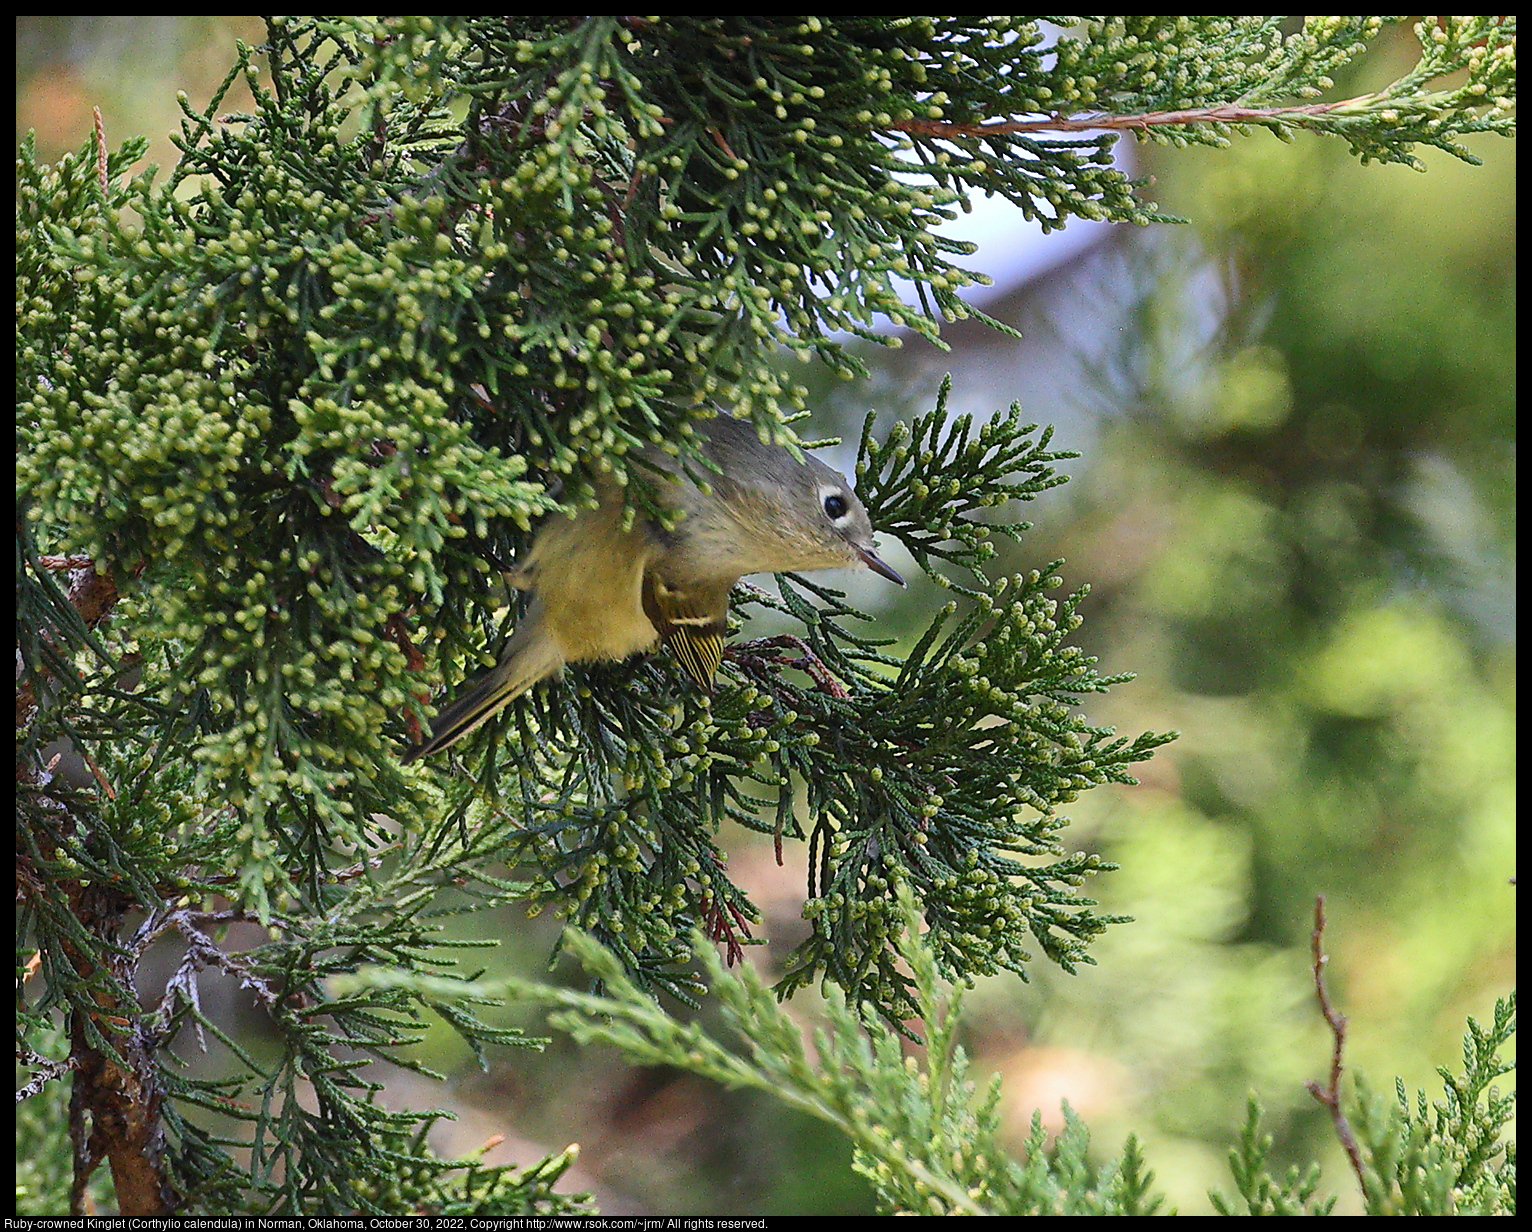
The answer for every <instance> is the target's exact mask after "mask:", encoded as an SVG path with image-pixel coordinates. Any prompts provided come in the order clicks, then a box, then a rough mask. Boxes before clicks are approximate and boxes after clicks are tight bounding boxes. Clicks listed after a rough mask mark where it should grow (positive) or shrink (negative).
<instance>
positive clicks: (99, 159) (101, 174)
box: [91, 107, 108, 197]
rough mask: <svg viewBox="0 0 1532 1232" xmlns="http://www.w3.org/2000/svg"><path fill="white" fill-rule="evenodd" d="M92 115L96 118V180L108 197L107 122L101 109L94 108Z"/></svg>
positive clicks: (104, 194) (103, 194) (102, 192)
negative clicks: (102, 115) (99, 182)
mask: <svg viewBox="0 0 1532 1232" xmlns="http://www.w3.org/2000/svg"><path fill="white" fill-rule="evenodd" d="M91 113H92V114H93V115H94V116H95V117H96V178H97V179H98V180H100V181H101V195H102V196H103V197H105V196H106V190H107V184H108V181H107V177H106V121H105V120H103V119H102V118H101V108H100V107H92V108H91Z"/></svg>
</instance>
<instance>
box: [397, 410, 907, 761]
mask: <svg viewBox="0 0 1532 1232" xmlns="http://www.w3.org/2000/svg"><path fill="white" fill-rule="evenodd" d="M696 428H697V433H698V436H699V437H700V446H701V450H700V452H701V455H702V457H703V459H705V463H706V473H705V477H704V478H703V481H702V483H701V484H699V483H698V482H697V481H696V480H695V479H693V478H692V477H691V476H690V475H688V474H687V473H686V470H685V469H684V468H683V467H682V465H681V464H680V462H679V460H678V459H676V458H674V457H672V456H671V455H669V454H666V453H664V452H663V451H661V450H659V449H658V448H650V449H645V450H643V451H642V453H641V455H640V456H641V457H642V458H643V459H644V460H645V461H646V462H647V463H648V464H649V465H650V466H652V467H653V468H654V469H655V471H656V472H657V476H658V477H657V480H656V482H655V483H654V484H653V485H652V486H653V491H654V498H655V503H656V504H657V505H658V506H659V507H660V508H662V509H667V510H670V511H673V512H675V513H678V514H681V515H682V516H680V517H679V518H677V519H674V525H673V526H671V527H669V528H668V529H667V528H666V527H665V526H663V525H661V523H660V522H659V521H658V520H656V519H654V518H637V519H634V520H633V521H632V522H631V524H629V525H625V518H624V504H623V499H622V490H621V488H620V487H619V486H618V485H617V484H616V483H615V482H613V481H611V480H610V479H608V480H605V481H604V482H602V483H600V484H598V496H599V501H598V504H597V506H596V507H595V508H594V509H585V510H581V511H579V512H578V513H576V514H575V515H574V516H573V517H567V516H561V515H558V514H555V515H553V516H551V517H550V518H548V519H547V520H546V521H545V522H544V523H543V524H542V525H541V526H540V527H539V528H538V531H537V533H536V535H535V536H534V538H533V541H532V546H531V548H530V550H529V551H528V553H527V556H526V559H525V560H524V561H522V562H520V563H519V564H518V565H517V566H516V567H515V568H514V569H513V570H512V571H511V572H510V575H509V580H510V582H511V584H512V585H513V586H515V587H516V588H517V589H520V590H527V591H530V592H531V601H530V603H529V604H528V606H527V610H526V613H525V615H524V616H523V617H522V619H521V622H520V623H519V624H518V625H517V627H516V630H515V632H513V633H512V635H511V637H510V639H509V640H508V641H507V642H506V644H505V648H504V649H503V650H502V651H501V653H500V660H499V662H498V663H497V664H496V665H495V667H494V668H492V669H491V670H490V671H489V673H488V674H486V675H485V676H484V677H483V678H482V679H480V680H479V681H478V682H477V683H475V684H474V685H473V686H472V687H471V688H470V689H468V691H467V692H465V693H464V694H463V695H462V696H461V697H459V698H457V699H456V700H455V701H453V702H452V703H451V704H450V705H448V706H447V707H446V708H445V709H444V710H442V711H441V713H440V714H438V715H437V717H436V719H435V721H434V722H433V723H432V725H431V734H430V736H429V737H427V738H426V739H425V740H424V741H422V742H421V743H419V744H417V745H415V746H414V747H412V748H410V749H408V750H407V751H406V752H405V754H404V756H403V758H402V759H401V760H402V761H403V762H404V763H405V764H409V763H410V762H413V761H416V760H418V759H420V758H422V757H429V756H430V755H431V754H433V753H438V752H440V751H441V750H443V749H445V748H447V747H449V746H450V745H453V744H455V743H457V741H459V740H461V739H462V738H463V737H464V736H466V735H468V734H469V733H470V732H472V731H474V730H475V729H476V728H477V727H479V725H480V724H482V723H484V722H485V721H486V720H488V719H490V718H491V717H493V716H494V715H495V714H496V713H498V712H499V711H500V710H501V709H502V708H503V707H504V706H506V705H507V704H508V703H510V702H511V701H513V700H514V699H515V698H517V697H519V696H520V695H521V694H523V693H525V692H526V691H527V690H528V689H530V688H531V687H532V686H533V685H535V684H537V683H538V682H539V681H542V680H545V679H547V678H548V677H549V676H553V675H555V674H556V673H558V672H559V671H560V670H561V669H562V668H563V667H564V665H565V664H568V663H585V662H590V661H593V660H602V659H606V660H620V659H626V658H627V657H628V656H630V655H633V654H638V653H640V652H644V651H649V650H653V649H655V648H656V646H658V645H661V644H663V645H664V646H665V647H666V648H668V649H669V650H670V651H671V653H672V654H674V655H675V657H676V659H677V660H678V661H679V662H680V664H681V666H682V667H683V668H684V669H685V670H686V672H687V674H688V675H689V676H690V677H691V678H692V679H693V680H694V681H695V682H696V683H697V684H698V686H699V687H700V688H702V689H703V690H704V691H705V692H709V693H710V692H711V691H712V688H713V680H714V676H715V674H716V672H717V670H718V664H719V662H720V661H721V660H722V658H723V638H724V634H725V632H726V631H727V628H728V615H729V592H730V591H731V590H732V589H733V588H734V584H735V583H736V582H737V581H739V579H740V578H741V577H743V576H745V575H746V574H749V573H785V572H796V571H800V570H805V571H806V570H811V569H833V568H840V567H845V566H850V567H856V568H866V569H871V570H872V571H873V572H874V573H877V574H880V575H881V576H883V577H885V578H887V579H888V580H889V581H891V582H895V583H897V584H898V585H900V586H903V585H904V584H905V583H904V579H903V578H901V577H900V576H899V574H898V573H897V572H896V571H895V570H894V569H893V568H892V567H891V566H890V565H888V564H887V563H885V562H884V561H883V560H882V558H881V557H879V556H878V554H877V544H876V542H875V540H874V538H873V531H872V523H871V521H870V520H869V518H868V516H867V510H866V508H865V507H864V506H863V504H862V502H861V500H860V499H859V498H858V497H857V495H856V493H855V492H854V491H853V490H852V488H851V484H850V483H849V482H847V480H846V477H845V476H844V475H842V474H841V473H840V472H838V471H836V470H834V469H832V468H831V467H829V466H827V465H825V463H823V462H821V461H820V460H819V459H818V458H814V457H811V456H807V455H804V456H802V457H799V456H795V455H794V454H793V453H791V452H790V451H789V450H788V449H786V448H785V447H784V446H782V445H776V444H772V443H770V442H767V441H764V440H762V439H761V436H760V433H759V432H758V431H757V429H756V428H755V426H754V425H753V424H751V423H749V422H748V421H745V420H742V419H736V418H734V417H732V416H730V415H727V414H718V415H715V416H713V417H711V418H707V419H701V420H698V421H697V423H696ZM697 473H698V474H699V475H702V474H704V469H703V468H697ZM671 520H672V519H668V518H667V519H666V521H671Z"/></svg>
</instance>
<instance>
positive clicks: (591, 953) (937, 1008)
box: [346, 887, 1516, 1216]
mask: <svg viewBox="0 0 1532 1232" xmlns="http://www.w3.org/2000/svg"><path fill="white" fill-rule="evenodd" d="M896 897H897V899H898V903H899V909H900V910H902V911H903V912H904V913H905V915H906V919H907V921H908V922H909V923H910V928H909V929H908V930H907V931H906V932H905V934H904V935H903V936H902V937H901V939H900V942H899V947H900V951H901V953H902V955H903V957H904V959H905V961H906V963H907V964H908V968H909V971H910V973H911V981H912V996H913V999H914V1002H915V1005H916V1007H917V1010H918V1012H919V1015H920V1018H921V1021H922V1022H924V1023H925V1024H926V1027H927V1031H928V1035H927V1039H926V1041H925V1043H926V1047H925V1049H924V1053H923V1054H922V1055H917V1056H908V1055H906V1053H905V1050H904V1048H903V1047H902V1041H901V1039H900V1036H899V1034H898V1032H897V1031H896V1030H894V1029H893V1028H891V1027H890V1026H888V1025H887V1024H885V1023H880V1022H872V1021H868V1020H867V1019H866V1018H863V1017H859V1016H858V1015H857V1014H856V1013H855V1011H854V1010H853V1009H852V1008H851V1007H849V1006H847V1004H846V1002H845V1000H844V998H843V997H842V996H841V995H840V994H839V992H838V991H836V990H833V989H832V991H831V995H830V996H829V998H828V999H827V1000H826V1002H825V1005H824V1014H823V1021H822V1023H821V1025H820V1026H819V1027H817V1028H816V1029H815V1030H814V1032H813V1034H812V1037H811V1039H809V1038H805V1034H804V1031H803V1029H802V1027H801V1026H800V1025H799V1023H798V1022H797V1021H795V1020H794V1019H793V1018H791V1017H790V1016H788V1015H787V1014H786V1013H785V1012H784V1011H783V1010H782V1009H781V1008H780V1007H779V1006H777V1005H776V1004H775V1003H774V999H773V997H772V995H771V993H770V990H769V989H767V988H766V987H765V986H764V985H763V984H762V982H761V980H760V977H759V975H758V973H757V972H756V971H755V969H754V968H753V967H752V966H750V965H749V964H745V965H744V966H743V967H741V968H740V970H739V971H738V972H737V973H736V972H733V971H729V970H726V969H725V968H724V967H723V964H722V962H721V961H720V960H719V958H718V956H717V955H716V953H714V952H712V951H711V950H707V949H704V950H701V951H700V952H703V953H704V965H705V966H706V967H707V969H708V972H709V977H710V978H709V982H710V984H711V985H712V988H713V991H714V993H715V995H716V996H717V998H718V1002H719V1005H720V1007H721V1009H722V1027H723V1029H722V1030H718V1031H712V1032H710V1031H708V1030H706V1029H704V1028H703V1027H702V1026H701V1025H700V1024H699V1023H696V1022H680V1021H678V1020H677V1019H676V1018H675V1017H674V1016H673V1015H670V1014H668V1013H666V1012H665V1011H664V1009H662V1008H661V1006H660V1005H659V1004H658V1003H657V1002H656V1001H655V1000H654V998H653V997H651V996H650V995H649V994H648V993H646V992H645V991H644V990H643V989H642V988H640V987H639V986H638V985H637V984H635V983H634V982H633V981H632V980H631V979H630V978H629V976H628V974H627V973H626V972H625V970H624V969H623V964H622V962H621V960H620V959H618V958H617V957H616V956H615V955H614V954H613V953H612V952H611V951H609V950H607V949H605V948H604V947H602V946H601V945H599V944H598V943H597V942H595V941H594V939H592V938H591V937H589V936H588V935H585V934H574V935H572V936H571V937H570V938H569V945H570V949H571V950H572V951H573V952H574V953H575V954H576V955H577V956H578V957H579V959H580V961H581V963H582V964H584V966H585V968H586V970H587V971H589V972H590V973H591V974H592V975H595V976H598V977H599V979H600V982H601V984H602V986H603V987H604V988H605V990H606V991H605V992H604V993H603V994H602V995H592V994H590V993H585V992H580V991H577V990H574V989H569V988H556V987H552V986H549V985H547V984H541V983H537V982H535V981H530V980H521V979H514V980H509V981H506V982H505V983H504V985H503V986H502V987H503V990H504V991H506V992H507V993H508V994H509V995H511V996H512V997H514V998H516V999H517V1000H521V1001H526V1002H529V1003H533V1004H537V1005H541V1006H544V1007H546V1008H547V1009H548V1010H549V1014H548V1021H549V1023H550V1025H552V1026H554V1027H555V1028H557V1029H559V1030H561V1031H564V1032H567V1033H568V1034H569V1035H571V1036H572V1037H573V1038H574V1039H576V1040H577V1041H579V1042H581V1043H582V1044H589V1043H603V1044H608V1045H611V1046H612V1047H614V1048H616V1049H618V1050H620V1051H621V1052H622V1054H623V1055H624V1056H626V1057H627V1058H628V1059H629V1060H630V1061H632V1062H634V1063H635V1064H639V1065H666V1066H674V1067H676V1068H678V1069H682V1070H686V1071H688V1072H690V1073H695V1074H699V1075H701V1076H703V1077H705V1078H709V1079H711V1080H712V1081H715V1082H718V1083H721V1084H723V1085H724V1086H727V1087H730V1088H747V1089H751V1090H756V1091H760V1092H762V1093H763V1094H766V1095H769V1096H770V1097H771V1098H773V1099H776V1100H779V1101H781V1102H782V1103H784V1104H786V1105H788V1106H790V1107H792V1108H795V1109H797V1110H799V1111H801V1112H805V1113H807V1114H808V1115H810V1116H813V1117H817V1118H818V1119H820V1120H823V1121H825V1122H828V1123H829V1124H831V1125H834V1126H835V1127H836V1128H838V1129H839V1130H841V1131H842V1132H843V1133H845V1134H846V1135H847V1137H848V1138H849V1139H850V1140H851V1142H852V1143H853V1145H854V1147H855V1152H854V1156H853V1166H854V1167H855V1168H856V1170H857V1171H858V1172H859V1173H861V1174H862V1175H863V1176H865V1177H866V1178H867V1179H868V1180H869V1181H870V1182H871V1183H872V1185H873V1187H874V1189H875V1191H876V1193H877V1196H878V1204H879V1211H880V1213H881V1214H886V1215H893V1214H914V1215H959V1214H966V1215H1075V1216H1092V1215H1140V1216H1143V1215H1154V1214H1156V1213H1159V1212H1160V1209H1161V1208H1162V1207H1163V1206H1164V1198H1163V1196H1162V1195H1160V1194H1157V1193H1156V1192H1155V1191H1154V1173H1153V1172H1152V1171H1151V1170H1150V1169H1149V1168H1148V1166H1147V1161H1146V1160H1145V1157H1144V1154H1143V1151H1142V1148H1141V1147H1140V1145H1139V1144H1138V1142H1137V1140H1136V1139H1135V1138H1134V1137H1133V1136H1131V1135H1130V1136H1129V1138H1128V1140H1127V1141H1126V1142H1125V1143H1124V1145H1123V1148H1122V1150H1121V1151H1120V1152H1119V1153H1118V1154H1117V1155H1116V1156H1114V1157H1111V1158H1108V1159H1106V1160H1105V1161H1104V1162H1103V1161H1100V1159H1099V1153H1095V1152H1092V1151H1091V1150H1090V1133H1089V1130H1088V1129H1087V1127H1086V1125H1085V1124H1084V1122H1083V1121H1081V1120H1080V1118H1079V1117H1078V1116H1077V1115H1075V1113H1074V1112H1073V1111H1072V1110H1071V1109H1070V1108H1069V1106H1068V1104H1065V1105H1064V1106H1063V1113H1064V1128H1063V1129H1062V1130H1061V1131H1060V1132H1059V1133H1058V1134H1057V1135H1056V1136H1055V1137H1053V1138H1052V1139H1051V1140H1050V1135H1049V1134H1048V1132H1047V1130H1046V1129H1045V1128H1044V1125H1043V1121H1042V1115H1041V1113H1040V1112H1037V1113H1034V1114H1033V1120H1032V1128H1031V1132H1030V1134H1029V1135H1028V1136H1027V1139H1026V1141H1025V1142H1024V1143H1023V1144H1022V1149H1021V1152H1020V1157H1019V1158H1017V1157H1013V1156H1012V1155H1011V1154H1010V1153H1009V1152H1008V1151H1007V1150H1006V1148H1005V1145H1004V1141H1003V1139H1004V1134H1003V1132H1002V1129H1001V1118H1000V1115H999V1106H1000V1098H1001V1090H1000V1079H999V1077H998V1076H995V1077H993V1078H992V1079H991V1080H990V1082H989V1083H988V1084H987V1085H986V1086H985V1087H984V1088H983V1089H981V1088H980V1087H979V1086H978V1084H977V1083H975V1081H974V1079H973V1077H972V1076H971V1072H970V1067H969V1062H968V1058H967V1056H966V1055H965V1053H964V1050H963V1048H962V1046H961V1045H959V1044H958V1043H957V1042H956V1033H957V1023H958V1015H959V1013H960V1010H961V1003H962V995H961V990H956V991H951V990H944V989H943V987H942V985H941V981H940V978H939V976H938V973H937V967H938V964H937V961H936V954H935V951H934V950H933V949H932V948H931V946H930V945H929V944H928V942H929V940H930V938H929V934H925V935H922V934H921V933H920V932H919V930H918V928H917V927H916V924H917V921H916V919H915V916H914V907H915V903H914V899H913V897H912V896H911V895H910V893H909V890H908V887H902V888H901V889H900V892H899V894H898V895H897V896H896ZM346 986H347V987H354V988H379V989H384V988H387V989H398V988H401V987H425V988H435V989H436V990H437V992H438V994H439V995H442V996H449V997H450V996H454V995H457V993H456V992H455V990H454V989H453V987H451V986H450V985H446V984H437V983H435V982H433V981H430V980H422V979H421V978H420V977H418V976H414V975H411V974H410V973H407V972H401V971H397V970H394V971H385V970H378V969H367V970H364V971H362V972H360V973H359V974H358V975H357V976H355V977H352V978H351V979H348V980H347V981H346ZM1515 1011H1516V998H1515V994H1514V993H1512V994H1511V995H1510V996H1509V997H1507V998H1506V999H1504V1000H1502V1001H1498V1002H1497V1003H1496V1005H1495V1014H1494V1019H1493V1023H1492V1025H1491V1026H1490V1027H1489V1028H1488V1029H1486V1028H1484V1027H1481V1026H1480V1025H1479V1024H1478V1023H1477V1022H1475V1021H1474V1020H1473V1019H1472V1018H1470V1019H1469V1020H1468V1031H1467V1034H1466V1036H1465V1038H1464V1041H1463V1059H1464V1064H1463V1071H1462V1073H1461V1074H1454V1073H1452V1072H1451V1071H1450V1070H1448V1069H1446V1068H1445V1067H1443V1068H1442V1069H1441V1070H1440V1071H1439V1072H1440V1074H1441V1077H1442V1080H1443V1084H1444V1093H1445V1099H1444V1100H1441V1101H1438V1102H1436V1103H1435V1104H1429V1103H1428V1100H1427V1096H1426V1094H1425V1092H1423V1091H1421V1092H1418V1093H1417V1096H1416V1100H1415V1105H1414V1108H1413V1110H1412V1106H1411V1102H1410V1100H1409V1099H1408V1098H1406V1096H1405V1092H1404V1086H1403V1083H1402V1082H1397V1083H1396V1085H1397V1086H1398V1102H1397V1105H1396V1106H1388V1105H1386V1104H1385V1102H1384V1101H1379V1100H1377V1099H1375V1098H1374V1097H1373V1096H1372V1095H1371V1094H1370V1093H1369V1092H1368V1090H1367V1088H1366V1084H1365V1083H1364V1082H1362V1081H1360V1080H1359V1081H1358V1093H1357V1097H1356V1099H1355V1100H1348V1101H1347V1103H1348V1105H1354V1106H1355V1108H1356V1125H1357V1135H1358V1139H1359V1144H1360V1145H1359V1149H1360V1151H1361V1152H1362V1154H1363V1156H1364V1160H1365V1162H1364V1168H1363V1172H1362V1174H1361V1175H1360V1176H1358V1177H1357V1178H1355V1180H1356V1182H1357V1183H1358V1185H1359V1188H1360V1190H1361V1197H1362V1200H1363V1203H1364V1205H1365V1208H1366V1213H1367V1214H1369V1215H1509V1214H1514V1213H1515V1179H1514V1178H1515V1165H1516V1148H1515V1143H1514V1142H1510V1141H1507V1140H1506V1135H1505V1131H1506V1128H1507V1126H1508V1125H1509V1124H1510V1122H1511V1119H1512V1108H1513V1106H1514V1102H1515V1096H1514V1093H1511V1094H1507V1093H1504V1092H1501V1091H1499V1090H1498V1089H1496V1088H1494V1087H1492V1086H1491V1085H1490V1084H1491V1083H1493V1082H1494V1081H1495V1079H1497V1078H1499V1077H1502V1076H1503V1075H1505V1074H1507V1073H1509V1072H1511V1071H1512V1070H1513V1069H1514V1063H1512V1062H1509V1061H1507V1060H1505V1059H1504V1057H1503V1056H1502V1053H1503V1052H1504V1051H1505V1050H1506V1049H1507V1048H1508V1047H1509V1046H1510V1045H1511V1043H1512V1041H1513V1040H1514V1037H1515V1031H1516V1020H1515ZM1261 1119H1262V1113H1261V1108H1260V1105H1259V1103H1258V1102H1257V1101H1256V1100H1255V1099H1254V1098H1253V1097H1252V1098H1251V1100H1250V1103H1249V1109H1248V1114H1247V1117H1246V1121H1245V1125H1244V1127H1243V1129H1242V1131H1241V1133H1240V1136H1239V1141H1238V1143H1237V1144H1236V1145H1235V1146H1234V1147H1232V1148H1230V1150H1229V1168H1230V1171H1231V1173H1232V1174H1233V1177H1234V1182H1235V1189H1236V1192H1237V1194H1238V1198H1237V1199H1234V1198H1230V1197H1228V1196H1226V1195H1224V1194H1222V1193H1221V1192H1219V1191H1217V1190H1213V1191H1211V1192H1210V1193H1209V1195H1208V1196H1209V1199H1210V1201H1211V1203H1212V1205H1213V1208H1214V1210H1215V1211H1216V1212H1217V1213H1218V1214H1220V1215H1228V1216H1233V1215H1261V1216H1272V1215H1285V1216H1295V1215H1327V1214H1330V1213H1331V1212H1332V1210H1333V1208H1334V1206H1335V1203H1336V1198H1335V1197H1334V1196H1333V1194H1332V1195H1329V1196H1326V1195H1322V1194H1321V1193H1320V1182H1321V1173H1320V1168H1319V1165H1318V1164H1317V1163H1310V1164H1307V1165H1305V1166H1302V1167H1299V1166H1292V1167H1289V1168H1288V1169H1287V1170H1286V1171H1285V1173H1284V1174H1283V1176H1282V1177H1281V1178H1280V1179H1279V1178H1278V1177H1277V1176H1275V1175H1273V1171H1272V1168H1273V1165H1272V1159H1271V1156H1272V1146H1273V1142H1272V1137H1271V1135H1270V1134H1267V1133H1265V1132H1264V1131H1263V1130H1262V1126H1261ZM1331 1188H1332V1189H1333V1188H1334V1186H1333V1185H1332V1186H1331ZM1167 1213H1170V1214H1174V1213H1175V1212H1174V1211H1169V1212H1167Z"/></svg>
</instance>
